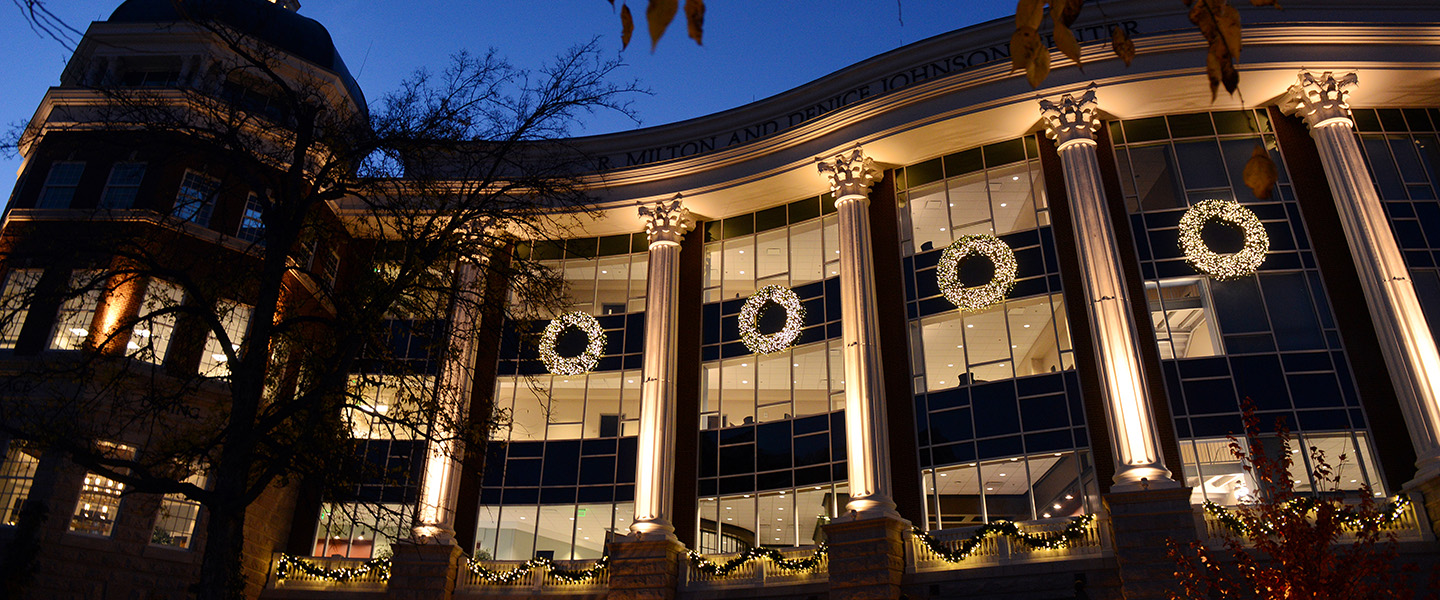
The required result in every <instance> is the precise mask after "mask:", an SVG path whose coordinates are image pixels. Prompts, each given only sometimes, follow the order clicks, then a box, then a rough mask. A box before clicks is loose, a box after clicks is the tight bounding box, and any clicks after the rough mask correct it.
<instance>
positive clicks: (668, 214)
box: [640, 194, 695, 246]
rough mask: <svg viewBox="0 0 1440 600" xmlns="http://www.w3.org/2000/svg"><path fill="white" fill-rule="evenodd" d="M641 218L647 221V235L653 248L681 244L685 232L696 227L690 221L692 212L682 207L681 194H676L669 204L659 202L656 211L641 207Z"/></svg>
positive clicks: (656, 204) (662, 201)
mask: <svg viewBox="0 0 1440 600" xmlns="http://www.w3.org/2000/svg"><path fill="white" fill-rule="evenodd" d="M640 218H641V219H644V220H645V235H646V236H648V237H649V240H650V245H651V246H654V245H655V244H679V243H680V240H682V239H685V232H687V231H690V229H691V228H693V227H694V226H695V222H694V221H692V220H690V210H689V209H687V208H685V207H684V206H681V205H680V194H675V197H674V198H671V199H670V201H669V202H666V201H664V200H660V201H657V202H656V203H655V208H654V209H651V208H649V207H647V206H645V205H643V204H642V205H640Z"/></svg>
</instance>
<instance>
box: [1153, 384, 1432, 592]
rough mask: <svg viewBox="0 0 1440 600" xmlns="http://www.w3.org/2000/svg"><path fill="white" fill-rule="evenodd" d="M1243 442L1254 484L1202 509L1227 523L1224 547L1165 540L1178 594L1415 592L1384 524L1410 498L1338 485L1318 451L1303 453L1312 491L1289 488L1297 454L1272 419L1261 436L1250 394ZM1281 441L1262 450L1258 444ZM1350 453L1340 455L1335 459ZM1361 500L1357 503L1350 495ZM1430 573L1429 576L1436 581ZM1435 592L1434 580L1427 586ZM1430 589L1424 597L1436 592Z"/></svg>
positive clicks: (1233, 448) (1235, 449) (1234, 448)
mask: <svg viewBox="0 0 1440 600" xmlns="http://www.w3.org/2000/svg"><path fill="white" fill-rule="evenodd" d="M1244 420H1245V437H1246V441H1247V442H1248V451H1247V449H1246V446H1242V445H1241V443H1240V442H1239V441H1238V440H1237V439H1236V438H1235V437H1234V436H1233V435H1232V436H1230V452H1231V453H1232V454H1234V455H1235V458H1236V459H1238V460H1239V461H1240V462H1241V464H1242V465H1244V469H1245V471H1246V472H1248V473H1249V474H1250V475H1251V477H1252V478H1253V479H1254V481H1255V482H1256V486H1257V488H1258V489H1257V490H1255V491H1254V492H1253V494H1252V495H1250V496H1249V497H1248V499H1247V500H1246V501H1244V502H1242V503H1241V504H1240V505H1239V506H1235V507H1231V508H1228V509H1227V508H1225V507H1221V506H1219V505H1217V504H1214V503H1211V502H1209V501H1208V500H1207V501H1206V505H1205V510H1206V512H1208V513H1210V515H1211V516H1212V517H1214V518H1216V519H1217V520H1219V521H1220V522H1221V523H1222V524H1224V525H1225V527H1226V529H1228V530H1229V533H1228V535H1227V536H1226V539H1225V549H1224V550H1211V549H1209V548H1207V547H1206V546H1205V545H1204V543H1203V542H1199V541H1192V542H1190V543H1189V544H1180V543H1177V542H1175V541H1174V540H1169V541H1168V542H1167V546H1168V547H1167V552H1168V554H1169V556H1170V557H1171V558H1172V559H1174V561H1175V576H1176V578H1177V579H1178V580H1179V583H1180V587H1181V591H1182V593H1172V594H1171V597H1172V598H1175V599H1184V600H1212V599H1217V598H1236V599H1252V598H1253V599H1261V600H1312V599H1316V600H1318V599H1330V598H1335V599H1342V598H1343V599H1347V600H1349V599H1354V600H1360V599H1399V600H1408V599H1410V598H1414V597H1416V590H1415V589H1414V587H1413V586H1412V585H1410V584H1409V583H1408V582H1410V581H1411V580H1412V579H1413V574H1414V573H1415V572H1416V570H1417V569H1416V567H1415V565H1401V564H1399V562H1398V560H1397V550H1396V544H1395V536H1394V533H1393V532H1390V531H1387V530H1386V528H1385V526H1386V525H1388V524H1390V523H1392V522H1393V521H1394V520H1395V519H1396V518H1398V517H1399V516H1400V515H1401V514H1403V512H1404V511H1405V509H1406V507H1407V505H1408V500H1406V499H1404V498H1403V497H1402V498H1397V499H1395V500H1392V501H1390V502H1388V503H1382V502H1377V501H1376V499H1375V495H1374V494H1373V493H1372V492H1371V490H1370V489H1369V488H1368V487H1365V488H1362V489H1361V490H1360V492H1359V494H1358V498H1357V496H1356V495H1353V492H1352V495H1351V496H1349V498H1350V499H1351V501H1350V502H1348V503H1347V502H1343V501H1341V498H1343V497H1345V496H1344V493H1343V492H1341V491H1340V478H1339V476H1338V475H1337V474H1336V467H1332V466H1331V464H1330V463H1329V462H1328V459H1327V458H1326V456H1325V453H1324V451H1323V450H1321V449H1319V448H1317V447H1311V448H1310V449H1309V451H1310V452H1309V454H1310V458H1311V465H1313V471H1312V475H1313V478H1314V480H1315V489H1316V491H1317V494H1316V495H1311V494H1301V493H1297V492H1296V491H1295V481H1294V478H1293V477H1292V476H1291V471H1290V467H1291V465H1292V463H1293V461H1294V458H1293V456H1294V454H1292V453H1291V449H1290V443H1291V441H1290V435H1289V431H1288V430H1287V429H1286V428H1285V427H1284V423H1283V422H1280V423H1277V424H1276V431H1277V433H1278V435H1277V436H1275V437H1271V438H1268V439H1264V440H1262V439H1261V436H1260V427H1259V418H1258V417H1256V416H1255V410H1254V406H1253V404H1251V403H1250V401H1249V400H1248V399H1247V400H1246V402H1245V407H1244ZM1267 443H1269V444H1276V443H1278V444H1279V445H1280V451H1279V452H1276V453H1273V454H1267V453H1266V452H1265V451H1264V445H1265V444H1267ZM1346 459H1347V457H1346V456H1345V455H1344V454H1341V455H1340V456H1339V457H1337V460H1338V462H1337V463H1336V466H1337V467H1338V465H1339V464H1341V463H1344V462H1345V460H1346ZM1357 499H1358V503H1357V502H1356V500H1357ZM1433 580H1434V577H1432V583H1433ZM1431 587H1432V589H1433V587H1434V586H1433V585H1432V586H1431ZM1434 596H1435V595H1434V594H1433V593H1432V594H1431V595H1430V597H1432V598H1433V597H1434Z"/></svg>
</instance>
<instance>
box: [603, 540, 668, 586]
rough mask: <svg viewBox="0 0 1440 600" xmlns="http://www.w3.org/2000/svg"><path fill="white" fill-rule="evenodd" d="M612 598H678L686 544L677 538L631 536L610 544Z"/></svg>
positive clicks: (608, 545) (608, 546)
mask: <svg viewBox="0 0 1440 600" xmlns="http://www.w3.org/2000/svg"><path fill="white" fill-rule="evenodd" d="M605 547H606V550H607V551H608V552H609V553H610V592H609V593H608V594H606V596H605V597H606V598H607V599H608V600H674V598H675V596H676V594H677V590H678V588H679V587H680V560H681V557H682V555H683V554H684V552H685V546H683V545H681V544H680V542H677V541H673V540H665V539H660V540H647V539H643V538H641V539H628V540H624V541H617V542H611V543H609V544H606V546H605Z"/></svg>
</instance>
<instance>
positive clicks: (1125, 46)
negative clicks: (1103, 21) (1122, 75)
mask: <svg viewBox="0 0 1440 600" xmlns="http://www.w3.org/2000/svg"><path fill="white" fill-rule="evenodd" d="M1110 49H1111V50H1114V51H1115V56H1118V57H1120V60H1123V61H1125V66H1127V67H1128V66H1130V61H1132V60H1135V42H1134V41H1132V40H1131V39H1130V36H1128V35H1125V28H1124V27H1120V26H1119V25H1116V26H1115V27H1112V28H1111V29H1110Z"/></svg>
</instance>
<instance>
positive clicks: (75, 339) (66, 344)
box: [50, 271, 101, 350]
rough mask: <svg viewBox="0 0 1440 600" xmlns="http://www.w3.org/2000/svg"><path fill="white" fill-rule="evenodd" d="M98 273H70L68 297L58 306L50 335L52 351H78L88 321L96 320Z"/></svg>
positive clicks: (98, 288)
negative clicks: (57, 312)
mask: <svg viewBox="0 0 1440 600" xmlns="http://www.w3.org/2000/svg"><path fill="white" fill-rule="evenodd" d="M99 277H101V273H100V272H99V271H74V272H72V273H71V274H70V292H69V293H70V296H69V297H68V298H66V299H65V303H64V304H61V305H60V313H59V314H58V315H56V317H55V330H54V332H52V334H51V336H50V349H51V350H79V349H80V348H81V347H82V346H84V345H85V338H86V337H87V336H89V335H90V322H91V321H93V320H95V307H96V306H97V305H99V304H100V291H101V290H100V288H101V285H100V281H99V280H98V278H99Z"/></svg>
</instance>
